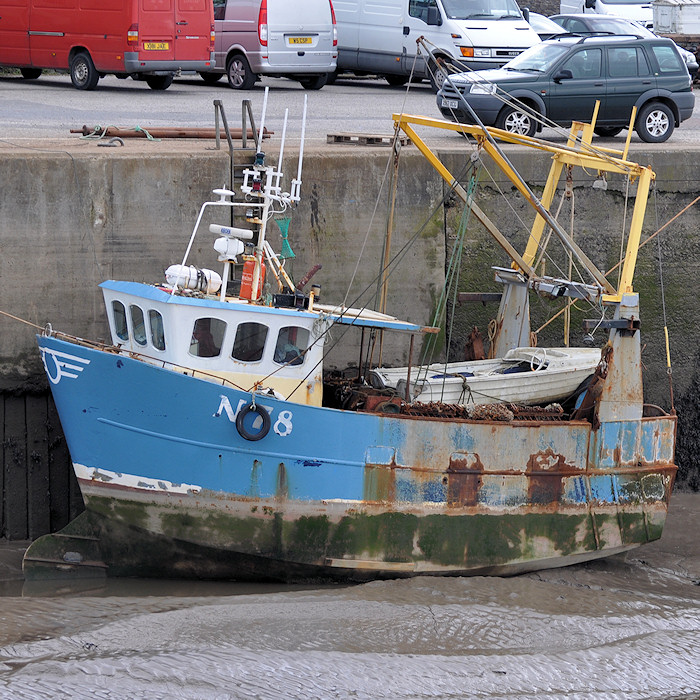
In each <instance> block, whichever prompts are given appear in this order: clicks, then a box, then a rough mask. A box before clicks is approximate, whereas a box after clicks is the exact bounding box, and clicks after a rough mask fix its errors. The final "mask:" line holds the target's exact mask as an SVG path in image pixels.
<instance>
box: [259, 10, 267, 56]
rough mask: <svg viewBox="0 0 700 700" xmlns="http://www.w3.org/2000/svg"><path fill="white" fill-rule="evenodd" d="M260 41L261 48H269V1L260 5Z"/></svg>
mask: <svg viewBox="0 0 700 700" xmlns="http://www.w3.org/2000/svg"><path fill="white" fill-rule="evenodd" d="M258 39H259V40H260V46H267V0H262V2H261V3H260V13H259V14H258Z"/></svg>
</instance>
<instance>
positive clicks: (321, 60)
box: [263, 0, 336, 73]
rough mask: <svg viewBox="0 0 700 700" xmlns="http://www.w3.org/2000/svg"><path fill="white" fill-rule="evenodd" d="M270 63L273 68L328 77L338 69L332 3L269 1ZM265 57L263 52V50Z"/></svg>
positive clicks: (327, 1)
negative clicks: (281, 67)
mask: <svg viewBox="0 0 700 700" xmlns="http://www.w3.org/2000/svg"><path fill="white" fill-rule="evenodd" d="M267 25H268V28H267V31H268V44H267V48H268V61H269V64H270V66H271V67H274V66H284V67H286V68H287V69H289V68H294V67H296V66H298V67H299V69H300V70H301V71H304V72H309V70H308V69H310V68H311V69H316V70H318V71H319V72H322V73H327V72H330V71H332V70H334V68H335V54H336V51H335V47H334V46H333V18H332V15H331V4H330V2H329V0H304V2H290V1H289V0H267ZM263 53H264V49H263Z"/></svg>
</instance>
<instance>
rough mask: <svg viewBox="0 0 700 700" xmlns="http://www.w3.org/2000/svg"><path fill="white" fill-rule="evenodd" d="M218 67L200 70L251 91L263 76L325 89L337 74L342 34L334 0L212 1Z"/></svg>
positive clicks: (209, 80)
mask: <svg viewBox="0 0 700 700" xmlns="http://www.w3.org/2000/svg"><path fill="white" fill-rule="evenodd" d="M213 1H214V25H215V29H214V31H215V34H216V39H215V57H216V66H215V67H214V69H213V70H211V71H202V72H200V75H201V76H202V79H203V80H204V82H205V83H207V84H208V85H213V84H214V83H216V82H217V81H218V80H220V79H221V78H222V77H223V76H224V75H226V77H227V78H228V84H229V85H230V86H231V87H232V88H234V89H236V90H249V89H250V88H252V87H253V85H255V83H256V81H258V80H259V79H260V76H262V75H269V76H275V77H283V78H291V79H292V80H298V81H299V82H300V83H301V84H302V85H303V86H304V87H305V88H306V89H308V90H318V89H320V88H322V87H323V86H324V85H325V84H326V81H327V79H328V75H329V73H334V72H335V69H336V64H337V63H336V62H337V58H338V48H337V47H338V33H337V28H336V24H335V14H334V12H333V4H332V2H331V0H304V1H303V2H298V3H296V2H289V0H213Z"/></svg>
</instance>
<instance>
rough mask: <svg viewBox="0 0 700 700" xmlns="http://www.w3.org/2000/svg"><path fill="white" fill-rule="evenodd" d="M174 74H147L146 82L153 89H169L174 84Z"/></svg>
mask: <svg viewBox="0 0 700 700" xmlns="http://www.w3.org/2000/svg"><path fill="white" fill-rule="evenodd" d="M173 77H174V76H173V75H172V74H171V75H147V76H146V84H147V85H148V87H149V88H151V90H167V89H168V88H169V87H170V86H171V85H172V84H173Z"/></svg>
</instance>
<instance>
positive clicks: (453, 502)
mask: <svg viewBox="0 0 700 700" xmlns="http://www.w3.org/2000/svg"><path fill="white" fill-rule="evenodd" d="M483 473H484V465H483V463H482V462H481V459H480V458H479V455H477V454H470V455H468V456H467V455H465V456H464V457H463V458H457V457H454V456H453V457H451V458H450V464H449V466H448V467H447V471H446V472H445V477H444V479H447V506H448V508H449V507H452V508H455V507H460V506H475V505H476V504H477V503H478V500H479V489H480V488H481V484H482V481H483V479H482V476H483Z"/></svg>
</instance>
